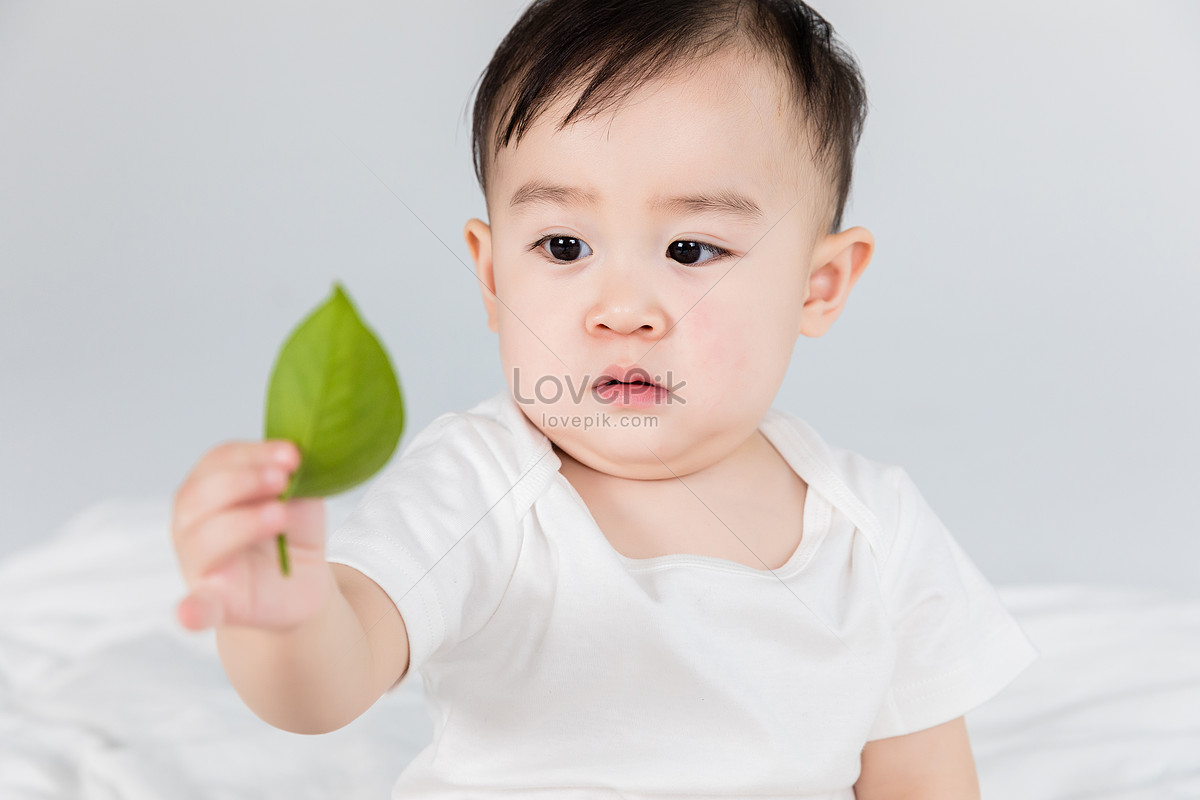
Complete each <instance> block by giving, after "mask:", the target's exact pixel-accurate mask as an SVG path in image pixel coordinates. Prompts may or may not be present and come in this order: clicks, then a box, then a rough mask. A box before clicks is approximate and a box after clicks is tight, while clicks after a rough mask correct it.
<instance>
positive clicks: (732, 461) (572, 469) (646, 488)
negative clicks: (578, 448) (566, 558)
mask: <svg viewBox="0 0 1200 800" xmlns="http://www.w3.org/2000/svg"><path fill="white" fill-rule="evenodd" d="M551 444H552V446H553V448H554V454H555V455H557V456H558V458H559V461H560V462H561V467H560V468H559V471H560V472H561V473H562V474H563V476H564V477H565V478H566V479H567V480H568V481H570V483H571V485H572V486H574V487H575V488H576V489H577V490H578V491H579V492H580V494H583V495H585V496H591V497H597V498H599V497H610V498H613V499H616V498H620V499H621V500H624V501H630V500H645V501H648V502H653V501H654V499H655V498H656V497H657V496H661V495H662V493H663V492H664V491H666V492H674V491H677V490H678V485H677V482H676V475H671V476H669V477H667V478H662V479H654V480H642V479H637V478H626V477H622V476H620V475H612V474H609V473H607V472H603V471H601V470H597V469H593V468H592V467H589V466H588V465H586V464H583V463H582V462H580V461H577V460H576V459H574V458H572V457H571V456H570V455H569V454H568V453H567V452H566V451H565V450H563V449H562V448H561V447H559V446H558V445H557V444H553V443H551ZM782 461H783V457H782V456H781V455H780V454H779V453H778V451H776V450H775V448H774V447H773V446H772V445H771V443H770V442H769V441H768V440H767V438H766V437H765V436H763V435H762V432H761V431H759V430H755V431H754V433H753V434H751V435H750V437H749V438H747V439H746V440H745V442H743V443H742V444H741V445H740V446H739V447H738V448H737V449H736V450H734V451H733V452H732V453H730V454H729V455H727V456H725V458H722V459H721V460H719V461H717V462H715V463H713V464H710V465H709V466H707V467H703V468H701V469H698V470H695V471H693V472H690V473H686V474H678V473H677V475H678V478H679V479H681V480H683V481H684V483H685V484H687V486H688V488H689V489H691V490H692V491H694V492H695V493H696V494H698V495H699V496H701V497H704V496H712V495H713V494H714V493H719V494H727V493H729V492H730V491H735V492H741V491H745V490H747V489H749V488H752V487H755V486H763V485H766V484H768V483H770V482H771V480H772V477H773V476H776V475H778V473H779V467H780V466H781V463H780V462H782ZM706 493H707V494H706Z"/></svg>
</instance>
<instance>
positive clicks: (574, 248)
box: [533, 236, 592, 262]
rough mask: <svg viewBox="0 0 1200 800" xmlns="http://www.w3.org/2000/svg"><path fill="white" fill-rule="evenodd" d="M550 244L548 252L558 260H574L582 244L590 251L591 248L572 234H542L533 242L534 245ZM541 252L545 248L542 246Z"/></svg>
mask: <svg viewBox="0 0 1200 800" xmlns="http://www.w3.org/2000/svg"><path fill="white" fill-rule="evenodd" d="M547 243H548V244H549V245H550V254H551V255H552V256H553V257H554V258H556V259H558V260H559V261H567V262H570V261H575V260H576V259H577V258H578V257H579V248H580V246H581V245H582V246H583V247H587V249H588V251H589V252H590V251H591V249H592V248H590V247H588V246H587V244H586V243H585V242H583V241H580V240H579V239H576V238H575V237H573V236H543V237H542V238H541V239H538V240H537V241H536V242H534V245H533V246H534V247H541V246H542V245H543V244H547ZM543 252H545V249H544V248H543Z"/></svg>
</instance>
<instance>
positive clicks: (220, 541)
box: [176, 500, 287, 586]
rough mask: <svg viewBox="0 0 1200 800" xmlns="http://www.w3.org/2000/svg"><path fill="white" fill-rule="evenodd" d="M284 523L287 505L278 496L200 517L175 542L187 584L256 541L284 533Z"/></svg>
mask: <svg viewBox="0 0 1200 800" xmlns="http://www.w3.org/2000/svg"><path fill="white" fill-rule="evenodd" d="M286 523H287V509H286V507H285V505H284V503H283V502H281V501H279V500H268V501H265V502H262V503H254V504H252V505H247V506H238V507H236V508H234V509H232V510H228V511H224V512H222V513H220V514H216V515H214V516H212V517H210V518H209V519H206V520H204V521H202V522H201V523H200V524H199V525H197V526H196V528H195V529H194V530H192V531H191V532H190V533H189V534H188V535H187V536H186V537H185V538H184V539H183V540H182V541H180V542H178V543H177V545H176V547H177V549H178V551H179V566H180V569H181V570H182V572H183V577H184V579H185V580H186V581H187V584H188V586H194V585H195V584H197V583H199V582H200V581H202V580H203V579H204V578H205V576H207V575H208V574H209V573H210V572H212V571H213V570H214V569H216V568H217V567H219V566H221V565H222V564H223V563H225V562H226V561H227V560H229V559H230V558H232V557H233V556H235V555H237V554H238V553H240V552H242V551H244V550H248V549H249V548H251V547H253V546H254V545H255V544H257V543H258V542H261V541H263V540H265V539H270V538H273V537H274V536H275V535H276V534H279V533H285V532H286V531H285V530H284V528H285V527H286Z"/></svg>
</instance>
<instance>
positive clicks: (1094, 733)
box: [0, 499, 1200, 800]
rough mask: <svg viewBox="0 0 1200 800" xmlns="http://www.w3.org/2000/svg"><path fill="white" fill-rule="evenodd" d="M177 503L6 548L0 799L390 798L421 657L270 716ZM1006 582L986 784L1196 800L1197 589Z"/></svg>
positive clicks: (993, 794)
mask: <svg viewBox="0 0 1200 800" xmlns="http://www.w3.org/2000/svg"><path fill="white" fill-rule="evenodd" d="M335 510H336V509H335V508H334V507H332V506H331V508H330V512H331V514H330V521H331V522H336V521H337V517H336V515H335V513H334V512H335ZM169 518H170V501H169V500H168V499H150V500H113V501H110V502H106V503H101V504H99V505H97V506H94V507H92V508H90V509H88V510H87V511H85V512H83V513H82V514H80V515H78V516H77V517H75V518H74V519H72V520H71V521H70V522H68V523H67V524H66V525H65V526H63V527H62V529H60V530H59V531H57V532H55V534H54V535H53V536H51V537H50V538H48V539H47V541H45V542H43V543H41V544H39V545H37V546H36V547H33V548H30V549H27V550H25V551H22V552H20V553H17V554H15V555H13V556H10V557H9V558H7V559H5V560H4V561H2V562H0V798H3V800H26V799H32V798H46V799H47V800H49V799H51V798H54V799H55V800H57V799H58V798H63V799H64V800H65V799H66V798H71V799H72V800H75V799H81V800H102V799H103V800H107V799H108V798H121V799H122V800H143V799H144V800H150V799H151V798H154V799H155V800H157V799H158V798H179V799H180V800H184V799H186V798H280V799H281V800H282V798H289V800H295V799H296V798H339V799H341V798H345V799H347V800H354V799H356V798H363V799H364V800H365V799H366V798H374V799H375V800H386V798H388V797H389V796H390V790H391V785H392V782H393V781H394V780H395V778H396V776H397V775H398V774H399V773H400V771H401V769H402V768H403V767H404V765H405V764H407V763H408V761H409V760H410V759H411V758H412V757H413V756H414V755H415V754H416V753H417V751H418V750H420V749H421V747H423V746H424V745H425V744H426V743H427V742H428V741H429V738H430V736H431V735H432V725H431V723H430V721H429V718H428V716H427V714H426V712H425V707H424V700H423V698H422V696H421V683H420V675H419V674H416V675H414V680H413V682H412V684H411V685H410V686H408V687H406V688H405V689H404V690H402V691H400V692H397V693H396V694H395V695H394V696H390V697H386V698H383V699H382V700H380V701H379V702H378V703H377V704H376V705H375V706H374V707H373V708H371V709H370V710H369V711H368V712H367V713H366V714H364V715H363V716H362V717H360V718H359V719H358V720H356V721H355V722H354V723H352V724H351V725H348V726H346V727H345V728H342V729H341V730H339V731H335V732H333V733H330V734H326V735H324V736H301V735H296V734H291V733H286V732H284V731H280V730H278V729H275V728H272V727H271V726H269V725H268V724H266V723H265V722H262V721H261V720H260V719H258V717H256V716H254V714H253V713H252V712H251V711H249V710H248V709H247V708H246V707H245V706H244V705H243V704H242V702H241V699H240V698H239V697H238V696H237V694H236V693H235V692H234V691H233V688H232V687H231V686H230V685H229V683H228V680H227V679H226V677H225V674H224V672H223V670H222V668H221V664H220V661H219V660H218V658H217V653H216V640H215V636H214V634H213V633H212V631H206V632H203V633H200V634H195V633H190V632H188V631H185V630H183V629H182V628H180V627H179V625H178V624H177V622H176V620H175V616H174V613H175V605H176V603H177V602H178V601H179V600H180V599H181V598H182V597H183V596H184V593H185V586H184V584H183V580H182V578H181V577H180V575H179V574H178V569H177V567H176V564H175V560H174V554H173V553H172V551H171V545H170V532H169V527H168V526H169ZM1000 592H1001V595H1002V597H1003V598H1004V600H1005V602H1006V603H1007V604H1008V606H1009V608H1011V609H1012V611H1013V612H1014V614H1015V615H1016V616H1017V618H1018V619H1019V621H1020V622H1021V624H1022V626H1023V627H1024V628H1025V630H1026V632H1027V633H1028V634H1029V636H1030V638H1031V639H1032V640H1033V642H1034V644H1035V645H1036V646H1037V647H1038V649H1039V650H1040V651H1041V653H1042V657H1041V658H1040V659H1039V661H1038V662H1037V663H1035V664H1034V665H1033V666H1032V667H1030V668H1029V669H1028V670H1027V671H1026V672H1025V673H1024V674H1023V675H1022V676H1020V677H1019V678H1018V679H1017V680H1016V681H1015V682H1014V683H1013V684H1011V685H1010V686H1009V687H1008V688H1006V689H1005V690H1004V691H1003V692H1002V693H1001V694H1000V695H998V696H997V697H996V698H994V699H993V700H992V701H990V702H989V703H987V704H986V705H984V706H982V707H980V708H978V709H976V710H975V711H973V712H971V713H969V714H968V715H967V727H968V730H969V731H970V734H971V739H972V743H973V746H974V750H975V756H976V763H977V765H978V768H979V774H980V783H981V785H982V788H983V798H984V800H1067V799H1068V798H1071V799H1072V800H1076V799H1078V800H1088V799H1090V798H1097V799H1099V798H1103V799H1104V800H1185V799H1186V800H1198V799H1200V600H1197V599H1192V598H1182V597H1177V596H1172V595H1169V594H1162V593H1158V592H1155V591H1153V590H1150V589H1138V588H1118V587H1099V586H1081V585H1048V586H1003V587H1000Z"/></svg>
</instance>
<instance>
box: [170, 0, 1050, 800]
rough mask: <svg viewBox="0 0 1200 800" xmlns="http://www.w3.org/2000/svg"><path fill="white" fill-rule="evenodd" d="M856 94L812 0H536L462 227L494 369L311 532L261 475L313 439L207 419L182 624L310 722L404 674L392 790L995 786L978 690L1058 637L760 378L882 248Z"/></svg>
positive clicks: (251, 690)
mask: <svg viewBox="0 0 1200 800" xmlns="http://www.w3.org/2000/svg"><path fill="white" fill-rule="evenodd" d="M865 113H866V96H865V91H864V88H863V81H862V78H861V75H860V74H859V72H858V69H857V67H856V65H855V62H854V60H853V58H852V57H851V56H850V55H848V54H847V53H846V52H845V51H844V50H843V49H842V48H841V47H840V46H839V45H838V43H837V41H836V39H835V38H834V36H833V32H832V30H831V28H830V26H829V25H828V23H826V21H825V20H824V19H822V18H821V17H820V16H819V15H818V14H817V13H815V12H814V11H813V10H812V9H810V8H808V7H807V6H805V5H804V4H803V3H800V2H797V0H745V1H744V2H737V1H736V0H607V1H606V2H599V1H598V0H539V2H535V3H534V4H533V5H532V6H530V7H529V8H528V9H527V10H526V12H525V14H524V15H523V16H522V17H521V18H520V19H519V20H518V21H517V23H516V25H515V26H514V27H513V29H512V30H511V31H510V32H509V34H508V35H507V36H506V37H505V39H504V40H503V42H502V43H501V44H500V46H499V48H498V50H497V51H496V53H495V55H494V57H493V59H492V61H491V63H490V64H489V66H488V67H487V70H486V71H485V73H484V75H483V76H482V83H481V85H480V87H479V91H478V94H477V97H476V103H475V109H474V114H475V116H474V125H473V133H474V153H475V167H476V172H477V176H478V178H479V182H480V186H481V188H482V189H483V193H484V196H485V199H486V203H487V212H488V217H489V220H490V223H491V224H490V225H489V224H486V223H484V222H482V221H480V220H478V219H471V220H470V221H469V222H467V224H466V228H465V231H464V233H465V237H466V242H467V245H468V248H469V249H470V252H471V256H472V258H473V259H474V262H475V267H476V273H477V277H478V281H479V283H480V285H481V291H482V295H483V302H484V306H485V307H486V310H487V317H488V326H489V327H490V328H491V330H492V331H494V332H496V333H497V334H498V338H499V347H500V361H501V365H502V367H503V371H504V375H505V378H506V381H507V384H508V386H507V388H506V389H505V390H504V391H502V392H500V393H498V394H496V395H495V396H493V397H490V398H488V399H486V400H484V401H482V402H480V403H478V404H477V405H475V406H474V407H472V408H471V409H470V410H468V411H465V412H451V413H446V414H443V415H441V416H439V417H438V418H437V419H435V420H434V421H433V422H432V423H431V424H430V425H429V426H428V427H426V428H425V429H424V430H422V431H420V432H419V433H418V435H416V436H415V437H414V438H413V439H412V440H411V441H410V442H409V443H408V445H407V447H406V448H405V449H404V450H403V451H402V453H401V455H400V456H399V457H398V458H397V459H396V460H395V461H393V462H392V464H391V465H390V466H389V467H388V468H387V469H386V470H384V471H383V472H382V473H380V475H379V476H377V478H376V479H375V480H374V482H373V483H372V484H371V485H370V487H369V489H368V491H367V492H366V493H365V494H364V497H363V499H362V501H361V502H360V503H359V505H358V506H357V508H355V510H354V511H353V513H352V514H351V515H350V516H349V518H348V519H347V520H346V521H345V522H344V523H343V524H342V525H341V526H340V527H338V528H337V529H336V530H334V531H333V532H332V533H331V534H330V535H329V537H328V540H326V527H325V511H324V506H323V505H322V503H321V501H319V500H293V501H290V502H288V503H286V504H285V503H280V502H278V501H277V500H276V497H277V496H278V495H279V494H280V492H281V491H282V489H283V488H284V486H285V485H286V482H287V476H288V474H289V473H291V472H292V471H294V470H296V469H303V453H302V443H297V444H299V445H300V446H299V447H297V444H293V443H288V442H279V441H268V442H229V443H226V444H223V445H221V446H218V447H216V448H214V449H213V450H212V451H210V452H209V453H207V454H206V455H205V456H204V457H203V458H202V459H201V461H200V462H199V463H198V464H197V465H196V467H195V468H194V470H193V471H192V473H191V474H190V475H189V476H188V478H187V480H186V481H185V482H184V484H183V485H182V486H181V487H180V489H179V491H178V492H177V494H176V498H175V503H176V505H175V514H174V518H173V530H172V535H173V538H174V543H175V547H176V552H177V554H178V556H179V559H180V565H181V568H182V570H183V573H184V576H185V578H186V580H187V583H188V586H189V592H190V593H189V595H188V597H187V598H185V600H184V601H183V602H182V603H181V604H180V607H179V612H178V613H179V619H180V622H181V624H183V625H184V626H186V627H188V628H189V629H192V630H202V629H205V628H209V627H212V628H215V629H216V636H217V645H218V649H219V653H220V657H221V660H222V663H223V665H224V667H225V669H226V672H227V673H228V675H229V678H230V680H231V682H232V683H233V685H234V687H235V688H236V690H237V691H238V693H239V695H240V696H241V697H242V699H243V700H244V701H245V702H246V704H247V705H248V706H249V707H250V708H251V709H252V710H253V711H254V712H255V713H256V714H257V715H258V716H260V717H261V718H262V719H263V720H265V721H267V722H268V723H270V724H272V725H275V726H277V727H279V728H282V729H284V730H288V731H293V732H296V733H309V734H312V733H324V732H328V731H333V730H336V729H338V728H340V727H342V726H344V725H347V724H349V723H350V722H351V721H353V720H354V719H356V718H357V717H358V716H360V715H361V714H362V713H363V712H364V711H366V710H367V709H368V708H370V707H371V706H372V705H373V704H374V703H375V702H376V701H377V700H378V699H379V698H380V697H381V696H383V695H384V694H385V693H387V692H391V691H395V690H396V689H398V688H399V687H401V686H404V685H405V679H406V677H407V676H408V675H410V674H411V673H412V672H413V671H419V672H420V673H421V676H422V682H423V684H424V687H425V690H426V692H427V697H428V704H429V711H430V714H431V716H432V718H433V724H434V738H433V742H432V744H430V745H429V746H428V747H426V748H425V749H424V750H423V751H421V753H420V754H419V755H417V757H416V758H415V759H414V760H413V761H412V763H411V764H409V766H408V767H407V768H406V769H405V770H404V772H403V774H402V775H401V776H400V778H399V779H398V781H397V782H396V784H395V789H394V794H393V796H394V797H396V798H400V797H406V798H464V799H465V798H484V797H500V796H504V797H553V798H615V797H624V798H652V797H666V796H671V797H699V796H704V797H741V796H753V797H757V798H768V797H779V798H784V797H787V798H823V799H826V800H834V798H839V799H845V798H854V797H857V798H859V800H886V799H887V798H902V797H913V798H918V797H919V798H926V799H932V798H955V800H967V798H973V797H974V798H977V797H979V786H978V779H977V776H976V771H975V765H974V761H973V757H972V753H971V747H970V743H969V741H968V737H967V731H966V727H965V724H964V716H963V715H964V714H965V712H967V711H969V710H970V709H973V708H976V707H977V706H979V705H980V704H982V703H983V702H985V701H986V700H988V699H989V698H991V697H993V696H994V695H996V694H997V693H998V692H999V691H1000V690H1001V689H1002V688H1004V687H1005V686H1006V685H1007V684H1009V683H1010V682H1011V681H1012V680H1013V678H1015V677H1016V676H1017V675H1018V674H1019V673H1021V672H1022V670H1024V669H1025V668H1026V667H1027V666H1028V665H1029V664H1030V663H1031V662H1032V661H1033V660H1034V659H1035V658H1036V657H1037V650H1036V649H1035V648H1034V647H1033V646H1032V644H1031V643H1030V642H1029V640H1028V639H1027V638H1026V637H1025V635H1024V634H1023V632H1022V630H1021V629H1020V627H1019V626H1018V625H1017V623H1016V622H1015V620H1014V619H1013V617H1012V616H1011V615H1010V614H1009V613H1008V612H1007V610H1006V609H1005V608H1004V606H1003V604H1002V603H1001V602H1000V599H999V597H998V595H997V593H996V591H995V589H994V588H993V587H992V586H991V585H990V584H989V583H988V581H987V580H986V579H985V578H984V576H983V575H982V574H981V573H980V572H979V570H978V569H977V568H976V567H975V566H974V564H973V563H972V562H971V560H970V559H969V558H968V557H967V555H966V554H965V553H964V552H963V550H962V549H961V548H960V547H959V546H958V544H957V543H956V542H955V540H954V539H953V538H952V536H951V534H950V533H949V532H948V531H947V530H946V528H945V527H944V526H943V524H942V523H941V521H940V520H939V519H938V517H937V516H936V514H935V513H934V512H933V511H932V510H931V508H930V507H929V505H928V504H927V503H926V502H925V500H924V498H923V497H922V495H921V494H920V492H919V491H918V489H917V488H916V486H915V485H914V484H913V481H912V480H911V478H910V477H909V476H908V474H907V473H906V472H905V471H904V470H903V469H902V468H900V467H898V466H895V465H892V464H887V463H882V462H878V461H874V460H871V459H868V458H866V457H864V456H861V455H859V454H857V453H854V452H851V451H849V450H846V449H843V448H840V447H836V446H833V445H830V444H828V443H826V442H825V441H824V440H823V439H822V438H821V436H820V435H818V434H817V432H816V431H815V430H813V428H812V427H810V426H809V425H808V424H807V423H806V422H804V421H803V420H802V419H801V418H799V417H798V416H795V415H793V414H791V413H789V412H786V411H783V410H780V409H777V408H774V407H773V406H772V402H773V400H774V398H775V396H776V393H777V391H778V389H779V386H780V384H781V382H782V380H783V378H784V375H785V373H786V371H787V368H788V365H789V361H790V358H791V355H792V349H793V347H794V345H795V343H796V341H797V339H798V337H799V336H800V335H804V336H808V337H819V336H821V335H823V334H824V333H825V332H826V331H827V330H829V327H830V326H831V325H832V324H833V322H834V320H835V319H836V318H837V317H838V315H839V314H840V313H841V310H842V308H843V307H844V306H845V304H846V300H847V298H848V296H849V293H850V290H851V288H852V287H853V286H854V284H855V283H856V282H857V280H858V279H859V277H860V276H861V275H862V273H863V270H864V269H865V268H866V266H867V264H868V263H869V262H870V259H871V255H872V252H873V249H874V240H873V238H872V236H871V234H870V232H868V231H867V230H866V229H864V228H861V227H853V228H849V229H847V230H841V227H842V213H843V208H844V206H845V203H846V198H847V195H848V193H849V189H850V183H851V172H852V167H853V156H854V151H855V149H856V147H857V143H858V139H859V136H860V133H861V130H862V125H863V121H864V119H865ZM363 424H369V421H368V420H364V421H363ZM281 530H284V531H286V532H287V534H288V545H289V554H290V557H291V574H290V575H289V576H287V577H284V576H283V575H282V574H281V571H280V567H279V562H278V560H277V555H276V549H275V538H274V537H275V534H276V533H278V532H279V531H281ZM396 724H398V725H403V724H405V722H404V720H397V721H396Z"/></svg>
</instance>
